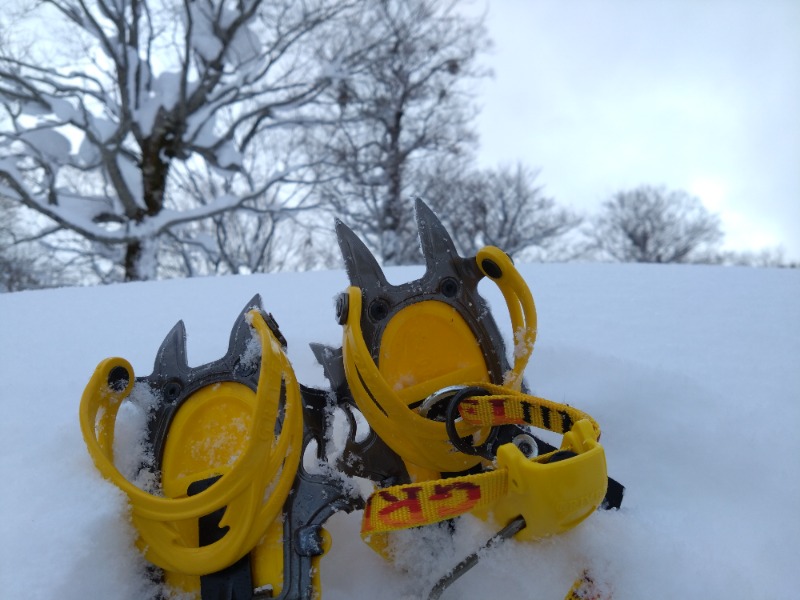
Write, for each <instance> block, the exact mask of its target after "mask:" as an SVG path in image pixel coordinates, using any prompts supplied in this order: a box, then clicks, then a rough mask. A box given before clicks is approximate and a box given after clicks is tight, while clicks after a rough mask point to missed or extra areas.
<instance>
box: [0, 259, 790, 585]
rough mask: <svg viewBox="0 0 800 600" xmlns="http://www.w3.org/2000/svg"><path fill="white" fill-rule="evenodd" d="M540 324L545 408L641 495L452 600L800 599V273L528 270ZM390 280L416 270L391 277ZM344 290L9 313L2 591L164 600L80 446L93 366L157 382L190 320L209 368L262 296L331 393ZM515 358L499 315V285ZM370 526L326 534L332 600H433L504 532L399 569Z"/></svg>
mask: <svg viewBox="0 0 800 600" xmlns="http://www.w3.org/2000/svg"><path fill="white" fill-rule="evenodd" d="M520 271H521V273H522V275H523V276H524V277H525V279H526V280H527V281H528V283H529V285H530V287H531V290H532V292H533V295H534V298H535V300H536V303H537V309H538V313H539V337H538V341H537V345H536V349H535V350H534V353H533V357H532V359H531V362H530V365H529V367H528V370H527V372H526V378H527V381H528V384H529V387H530V388H531V389H532V391H533V392H534V393H536V394H538V395H541V396H544V397H547V398H550V399H552V400H555V401H558V402H566V403H570V404H574V405H575V406H577V407H580V408H581V409H583V410H586V411H587V412H588V413H589V414H591V415H593V416H594V417H595V418H596V419H597V420H598V422H599V423H600V425H601V427H602V428H603V444H604V446H605V449H606V455H607V459H608V467H609V474H610V475H612V476H613V477H614V478H616V479H618V480H619V481H621V482H622V483H624V484H625V485H626V487H627V494H626V498H625V501H624V503H623V508H622V510H620V511H617V512H598V513H597V514H595V515H594V516H592V517H591V518H590V519H589V520H588V521H586V522H585V523H584V524H582V525H580V526H579V527H577V528H576V529H575V530H573V531H571V532H570V533H568V534H566V535H563V536H560V537H556V538H552V539H548V540H545V541H543V542H538V543H521V542H510V543H507V544H505V545H503V546H502V547H500V548H498V549H497V550H495V551H492V552H491V553H490V554H488V555H487V556H486V557H485V558H484V559H483V560H482V561H481V562H480V563H479V565H478V566H477V567H475V568H474V569H473V570H472V571H471V572H469V573H468V574H467V575H465V576H464V577H463V578H462V579H461V580H459V581H458V582H457V583H456V584H455V585H454V586H453V587H452V588H451V589H450V590H448V591H447V592H446V593H445V595H444V598H445V599H446V598H464V599H470V598H482V597H519V598H532V597H535V598H542V599H550V598H551V599H554V600H560V599H561V598H563V597H564V594H565V593H566V591H567V589H569V586H570V584H571V583H572V581H573V580H574V578H575V577H576V575H577V574H578V573H580V572H581V571H582V570H583V569H584V568H589V569H591V571H592V573H593V574H594V576H595V577H596V578H597V579H598V581H599V582H600V583H601V585H602V586H604V587H605V588H606V589H609V590H611V591H612V593H613V597H614V599H615V600H626V599H630V600H635V599H641V598H665V599H671V598H703V599H707V598H724V599H725V600H732V599H739V598H741V599H743V600H744V599H748V600H751V599H756V598H764V599H767V598H777V597H788V596H791V595H792V590H793V589H795V588H796V584H795V583H794V577H793V576H794V571H795V569H796V564H797V562H798V559H799V558H800V550H798V545H797V540H798V539H800V518H798V515H797V514H796V508H797V506H798V498H800V461H798V460H797V456H798V455H799V453H800V436H798V434H797V430H798V428H799V427H800V406H799V403H798V399H799V397H800V368H798V366H797V365H798V364H800V309H799V308H798V300H797V299H798V298H799V297H800V272H798V271H796V270H773V269H743V268H721V267H705V266H691V267H686V266H655V265H653V266H643V265H597V264H593V265H577V264H574V265H523V266H521V267H520ZM387 274H388V276H389V277H390V280H391V281H393V282H396V283H397V282H400V281H406V280H409V279H412V278H415V277H418V276H419V274H420V270H419V269H416V268H403V269H399V268H398V269H389V270H388V271H387ZM346 285H347V279H346V277H345V274H344V273H343V272H339V271H332V272H317V273H303V274H296V273H282V274H273V275H258V276H256V275H253V276H247V277H228V278H215V279H191V280H182V281H164V282H157V283H137V284H121V285H114V286H108V287H101V288H70V289H60V290H48V291H37V292H22V293H17V294H5V295H0V339H2V350H0V357H1V359H0V385H2V387H1V388H0V389H2V393H1V394H0V407H2V420H1V421H0V422H1V423H2V426H1V427H2V429H1V430H0V477H2V481H3V484H2V488H0V510H1V511H2V515H3V519H2V522H1V523H2V524H1V525H0V533H1V534H2V540H3V544H2V550H0V589H2V595H3V596H4V597H8V598H27V599H38V598H42V599H45V598H46V599H50V598H60V599H62V600H63V599H66V600H69V599H82V598H88V597H92V598H119V599H131V600H133V599H140V598H146V597H148V595H149V594H152V593H153V589H152V587H151V586H149V584H148V583H147V580H146V578H145V576H144V562H143V559H141V558H140V557H139V555H138V554H137V551H136V550H135V548H134V545H133V540H134V537H135V532H134V531H133V529H132V527H131V526H130V523H129V520H128V517H127V507H126V504H125V498H124V496H123V494H122V493H121V492H119V491H118V490H116V489H115V488H114V487H113V486H111V485H110V484H108V483H107V482H105V481H104V480H103V479H102V478H101V477H100V476H99V475H98V474H97V472H96V471H95V469H94V467H93V465H92V462H91V459H90V458H89V455H88V453H87V452H86V448H85V447H84V444H83V440H82V439H81V435H80V430H79V427H78V419H77V410H78V403H79V399H80V395H81V392H82V391H83V387H84V386H85V384H86V383H87V381H88V379H89V376H90V375H91V373H92V372H93V370H94V367H95V366H96V365H97V363H98V362H99V361H100V360H101V359H103V358H105V357H108V356H122V357H125V358H127V359H128V360H129V361H130V362H131V363H132V364H133V367H134V369H135V371H136V372H137V373H138V374H147V373H149V372H150V371H151V370H152V364H153V359H154V358H155V352H156V350H157V349H158V347H159V344H160V343H161V341H162V339H163V337H164V336H165V335H166V333H167V332H168V331H169V330H170V328H171V327H172V326H173V325H174V324H175V322H176V321H178V320H180V319H183V320H184V322H185V324H186V327H187V331H188V356H189V362H190V364H193V365H196V364H201V363H205V362H208V361H211V360H214V359H216V358H218V357H219V356H221V355H222V354H224V353H225V350H226V348H227V343H228V335H229V333H230V327H231V325H232V324H233V321H234V320H235V318H236V316H237V315H238V314H239V311H240V310H241V309H242V308H243V307H244V305H245V304H246V303H247V302H248V300H249V299H250V298H252V296H253V295H254V294H255V293H260V294H261V295H262V297H263V299H264V305H265V307H266V308H267V310H269V311H270V312H272V313H273V314H274V315H275V317H276V319H277V320H278V322H279V323H280V326H281V329H282V331H283V332H284V334H285V335H286V337H287V339H288V342H289V357H290V359H291V360H292V362H293V365H294V368H295V371H296V373H297V376H298V379H299V380H300V381H301V382H302V383H305V384H308V385H316V386H325V385H326V382H325V380H324V377H323V375H322V370H321V368H320V367H318V366H317V365H316V363H315V361H314V357H313V355H312V353H311V351H310V350H309V348H308V344H309V343H310V342H323V343H327V344H331V345H336V344H338V343H340V339H339V338H340V335H341V331H340V328H339V326H338V325H337V324H336V322H335V319H334V306H333V299H334V297H335V294H336V293H337V292H339V291H341V290H343V289H344V287H345V286H346ZM482 293H483V294H484V295H485V297H487V298H488V299H489V301H490V303H491V305H492V306H493V309H494V311H495V314H496V317H497V319H498V322H499V323H500V325H501V328H502V330H503V333H504V335H505V336H506V340H510V331H509V329H510V325H509V324H508V323H507V322H506V321H505V320H504V317H505V315H504V305H503V302H502V298H501V297H500V295H499V292H497V290H496V289H494V288H493V286H490V285H486V286H483V287H482ZM359 522H360V515H359V514H354V515H344V514H339V515H336V516H335V517H334V518H332V519H331V520H330V521H329V522H328V526H327V528H328V530H329V531H330V532H331V534H332V537H333V548H332V550H331V551H330V553H329V554H328V555H327V556H326V557H324V558H323V563H322V564H323V572H322V580H323V597H324V598H325V600H343V599H349V598H367V597H370V598H380V599H397V598H417V597H420V596H422V595H424V594H425V593H426V592H427V590H428V588H429V586H430V584H431V583H432V582H433V581H434V580H435V579H437V578H438V577H439V576H440V575H442V574H443V573H444V572H446V571H447V570H448V569H449V568H450V567H452V565H454V564H455V563H456V562H457V561H458V560H460V559H461V558H462V557H463V556H464V555H466V554H468V553H469V552H471V551H472V550H474V549H475V548H476V547H477V546H478V545H479V544H480V543H482V542H483V541H485V539H486V538H488V537H489V536H491V535H492V533H493V532H492V531H491V530H490V529H489V528H488V526H487V525H486V524H485V523H483V522H480V521H478V520H476V519H472V518H469V517H468V518H464V519H462V521H461V523H460V525H459V528H458V530H457V532H456V535H455V538H454V539H453V540H450V539H441V538H439V539H436V538H435V536H434V538H433V539H429V540H427V542H426V543H421V542H420V540H419V538H418V537H414V538H411V539H409V540H408V541H407V543H404V544H403V545H402V546H401V548H400V551H399V552H398V555H397V559H396V562H395V564H394V565H392V564H388V563H385V562H384V561H383V560H382V559H381V558H380V557H378V556H377V555H375V554H373V553H372V551H371V550H369V548H367V547H366V546H365V545H363V544H362V542H361V541H360V538H359V535H358V527H359Z"/></svg>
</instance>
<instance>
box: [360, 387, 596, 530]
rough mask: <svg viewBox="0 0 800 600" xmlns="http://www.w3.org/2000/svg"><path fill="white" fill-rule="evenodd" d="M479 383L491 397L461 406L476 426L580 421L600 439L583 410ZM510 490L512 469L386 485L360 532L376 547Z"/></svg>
mask: <svg viewBox="0 0 800 600" xmlns="http://www.w3.org/2000/svg"><path fill="white" fill-rule="evenodd" d="M480 386H481V387H483V388H484V389H486V390H487V391H488V392H490V394H491V395H488V396H471V397H467V398H465V399H463V400H462V401H461V403H460V405H459V407H458V408H459V413H460V415H461V416H462V418H463V419H464V420H465V421H467V422H469V423H471V424H474V425H480V426H496V425H507V424H518V425H522V424H527V425H532V426H534V427H538V428H540V429H547V430H549V431H553V432H555V433H560V434H566V433H568V432H569V431H570V430H571V429H572V427H573V425H574V424H575V423H577V422H578V421H582V420H586V421H588V422H589V423H590V424H591V426H592V430H593V433H594V438H595V440H597V439H599V437H600V427H599V426H598V425H597V423H596V421H595V420H594V419H592V418H591V417H590V416H589V415H588V414H586V413H584V412H583V411H580V410H577V409H575V408H572V407H571V406H567V405H565V404H559V403H557V402H552V401H550V400H546V399H544V398H538V397H536V396H531V395H528V394H523V393H521V392H517V391H514V390H509V389H508V388H503V387H500V386H494V385H489V384H485V383H482V384H480ZM507 493H508V472H507V470H506V469H504V468H498V469H494V470H491V471H487V472H485V473H479V474H475V475H464V476H460V477H452V478H447V479H435V480H430V481H422V482H416V483H411V484H405V485H397V486H392V487H389V488H384V489H381V490H378V491H376V492H375V493H373V494H372V496H370V497H369V499H368V500H367V504H366V507H365V510H364V517H363V520H362V527H361V534H362V537H363V538H364V539H365V540H366V541H367V542H368V543H370V545H373V544H374V540H372V538H373V536H375V535H376V534H385V533H388V532H390V531H396V530H400V529H408V528H411V527H418V526H421V525H429V524H432V523H437V522H439V521H444V520H447V519H452V518H454V517H457V516H459V515H462V514H465V513H467V512H472V511H475V510H479V509H483V508H487V507H489V506H490V505H492V504H493V503H494V502H496V501H497V500H499V499H500V498H502V497H503V496H505V495H506V494H507ZM371 540H372V541H371ZM382 544H383V541H380V542H378V545H382Z"/></svg>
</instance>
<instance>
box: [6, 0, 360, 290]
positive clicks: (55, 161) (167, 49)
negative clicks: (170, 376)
mask: <svg viewBox="0 0 800 600" xmlns="http://www.w3.org/2000/svg"><path fill="white" fill-rule="evenodd" d="M39 6H40V9H41V10H42V11H44V12H43V13H42V17H44V18H48V17H49V18H50V20H51V21H52V20H53V18H60V19H61V21H62V22H63V23H65V24H66V26H67V29H68V31H69V32H71V35H72V36H73V39H74V40H77V42H79V43H80V44H82V52H81V53H80V56H81V57H82V60H77V59H75V58H65V57H63V56H61V57H59V56H58V54H57V52H55V51H54V50H53V48H56V49H57V48H60V47H63V46H64V45H67V44H68V43H69V42H70V40H68V39H64V38H63V37H62V38H59V39H58V40H54V41H52V43H53V44H59V46H47V45H46V44H45V45H43V46H42V47H43V48H45V50H42V52H48V53H51V54H52V56H47V57H44V56H39V57H36V56H27V57H26V56H20V55H17V56H11V55H9V54H5V55H3V56H0V106H1V107H2V109H3V110H4V111H5V115H6V117H7V118H8V122H9V123H10V126H8V127H6V128H4V130H3V131H2V132H0V194H3V195H5V196H6V197H9V198H12V199H13V200H15V201H17V202H20V203H22V204H24V205H25V206H27V207H29V208H31V209H34V210H36V211H38V212H39V213H41V214H43V215H45V216H46V217H48V219H49V223H48V225H46V226H45V227H43V228H42V229H41V231H40V232H39V235H40V236H42V237H47V236H52V235H54V234H56V233H58V232H63V231H71V232H74V233H75V234H77V235H78V236H80V237H81V238H82V239H83V240H86V241H87V242H89V244H87V246H91V248H93V249H96V248H97V247H98V245H101V246H103V247H105V248H106V249H109V248H118V249H120V250H121V252H116V253H115V252H113V251H111V250H107V251H106V252H105V254H106V256H108V257H111V256H112V255H114V256H117V257H119V260H120V262H121V265H120V266H118V267H117V269H120V268H121V269H122V271H123V272H124V277H125V278H126V279H148V278H152V277H154V276H155V275H156V266H157V260H156V259H157V254H158V252H159V250H160V249H163V248H164V247H165V246H166V245H168V244H169V243H172V242H174V241H175V240H178V239H180V237H181V236H182V235H183V231H185V229H183V230H182V228H185V226H186V224H187V223H192V222H199V221H202V220H209V219H213V218H220V216H221V215H223V214H225V213H228V212H230V211H234V210H238V209H242V208H248V209H249V210H251V211H252V212H258V213H260V214H262V215H264V214H268V213H274V212H276V211H279V210H280V209H281V208H282V206H285V205H286V204H288V205H289V206H291V199H288V200H286V201H285V202H284V197H283V196H282V195H281V194H279V193H276V192H275V190H276V188H277V187H278V186H279V185H281V184H284V183H286V182H287V181H288V182H291V181H298V180H301V179H302V177H303V173H304V172H305V170H307V169H308V168H309V167H310V165H309V164H308V159H307V157H306V156H303V157H292V159H295V160H281V161H276V162H274V163H273V164H270V165H262V167H263V168H262V172H261V173H259V174H258V177H255V176H252V175H251V174H250V173H249V172H248V171H247V169H246V163H247V161H248V160H250V161H251V162H252V161H253V160H255V158H254V157H253V156H252V154H251V147H252V142H253V140H254V139H256V138H259V137H260V136H266V135H269V134H271V133H272V132H274V131H276V130H280V129H286V128H297V127H303V126H308V125H309V124H314V123H317V122H318V121H319V120H320V119H321V115H320V111H319V109H318V107H317V105H316V104H315V103H316V101H317V100H319V99H320V95H321V93H322V92H323V91H324V90H325V89H326V88H327V87H328V86H329V85H330V84H331V82H332V81H333V77H332V74H337V73H339V72H341V70H342V69H343V65H344V64H346V62H347V56H346V53H344V51H343V50H342V46H341V44H339V45H337V42H336V40H341V36H339V35H336V34H337V33H338V32H340V31H341V28H340V27H339V22H338V19H340V18H341V17H343V16H344V15H345V14H346V13H347V11H348V10H349V9H350V8H352V4H351V3H346V2H339V1H337V0H305V1H302V2H295V1H294V0H281V1H272V2H268V1H266V0H239V1H237V2H224V1H222V0H183V1H180V0H97V1H95V2H91V3H89V2H86V1H85V0H42V2H40V3H39ZM48 11H49V12H48ZM60 35H63V34H60ZM72 56H75V55H74V53H73V54H72ZM45 58H46V60H45ZM196 178H202V179H203V181H202V182H198V181H197V180H196ZM187 180H189V181H192V182H193V183H192V185H191V186H186V185H181V182H184V183H185V182H186V181H187ZM192 188H194V189H195V190H203V191H204V192H210V194H209V195H208V196H205V195H195V196H193V195H192V194H191V189H192ZM265 200H266V204H265Z"/></svg>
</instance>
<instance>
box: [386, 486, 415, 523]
mask: <svg viewBox="0 0 800 600" xmlns="http://www.w3.org/2000/svg"><path fill="white" fill-rule="evenodd" d="M421 490H422V488H421V487H419V486H408V487H404V488H401V491H402V492H404V493H405V495H406V498H405V499H403V500H401V499H400V498H398V497H397V496H394V495H392V494H390V493H389V492H387V491H385V490H382V491H379V492H378V495H379V496H380V497H381V499H382V500H383V501H384V502H388V504H387V505H386V506H384V507H383V508H381V509H380V510H379V511H378V519H379V520H380V521H382V522H383V523H384V524H386V525H387V526H389V527H397V526H409V525H418V524H421V523H424V522H425V516H424V515H423V513H422V502H421V501H420V499H419V493H420V491H421ZM403 508H406V509H408V516H400V517H399V518H395V517H392V515H394V513H396V512H397V511H399V510H402V509H403Z"/></svg>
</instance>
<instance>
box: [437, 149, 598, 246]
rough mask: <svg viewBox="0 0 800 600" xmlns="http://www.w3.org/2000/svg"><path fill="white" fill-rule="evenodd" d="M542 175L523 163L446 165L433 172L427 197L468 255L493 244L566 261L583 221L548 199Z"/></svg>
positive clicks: (551, 199)
mask: <svg viewBox="0 0 800 600" xmlns="http://www.w3.org/2000/svg"><path fill="white" fill-rule="evenodd" d="M537 176H538V172H537V171H535V170H533V169H531V168H530V167H527V166H525V165H523V164H521V163H518V164H517V165H515V166H513V167H511V166H501V167H499V168H497V169H485V170H469V169H468V167H466V166H464V165H461V166H460V168H458V167H456V166H452V165H446V166H445V168H444V169H442V168H439V169H437V171H436V172H434V173H432V174H431V176H430V184H429V185H428V187H427V189H426V192H425V193H426V194H427V195H426V196H425V197H426V199H428V200H429V202H430V203H431V206H434V207H435V209H436V210H438V212H439V213H440V214H441V215H442V220H443V221H444V222H445V223H446V225H447V226H448V228H449V229H450V230H451V231H452V232H453V237H454V239H455V241H456V244H457V245H458V246H459V247H460V249H461V251H462V252H464V253H468V254H474V253H476V252H477V251H478V250H479V249H480V248H481V247H482V246H485V245H493V246H498V247H500V248H502V249H503V250H505V251H506V252H508V253H509V254H513V255H515V256H518V257H521V258H527V259H537V260H554V259H563V258H566V256H567V254H566V249H565V248H564V244H563V242H564V240H565V236H566V235H567V234H568V233H570V232H571V231H573V230H574V229H575V228H576V227H578V226H579V225H580V224H581V221H582V219H581V217H580V216H579V215H577V214H576V213H574V212H572V211H570V210H569V209H566V208H563V207H559V206H558V205H557V204H556V202H555V200H554V199H553V198H550V197H548V196H546V195H545V194H544V191H543V189H542V187H541V186H539V185H537V183H536V178H537Z"/></svg>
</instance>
